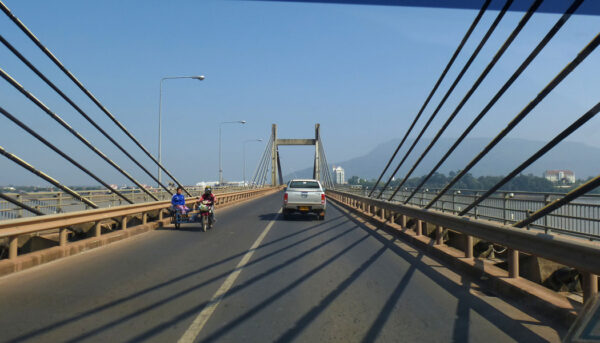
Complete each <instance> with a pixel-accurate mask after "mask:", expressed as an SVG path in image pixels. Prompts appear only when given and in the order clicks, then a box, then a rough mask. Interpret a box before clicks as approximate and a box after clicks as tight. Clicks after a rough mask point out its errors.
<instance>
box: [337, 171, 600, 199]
mask: <svg viewBox="0 0 600 343" xmlns="http://www.w3.org/2000/svg"><path fill="white" fill-rule="evenodd" d="M456 175H457V172H454V171H451V172H450V173H448V175H446V174H443V173H435V174H433V175H432V176H431V177H430V178H429V180H427V182H426V183H425V185H424V186H423V187H427V188H443V187H444V186H446V185H447V184H448V183H449V182H450V181H451V180H452V179H454V177H455V176H456ZM424 178H425V176H419V177H412V178H409V179H408V180H406V182H405V183H404V185H403V187H407V188H414V187H417V186H418V185H419V184H421V182H422V181H423V179H424ZM503 178H504V177H503V176H479V177H475V176H473V175H472V174H470V173H467V174H465V175H464V176H463V177H462V178H461V179H460V180H459V181H458V182H457V183H456V184H455V185H454V187H453V188H455V189H477V190H486V189H490V188H492V187H493V186H494V185H496V184H497V183H498V182H500V180H502V179H503ZM590 179H591V178H588V179H586V180H577V182H575V183H574V184H572V185H567V186H565V185H559V184H555V183H553V182H551V181H548V180H546V179H545V178H543V177H540V176H535V175H533V174H527V175H526V174H520V175H518V176H516V177H514V178H513V179H512V180H510V181H509V182H507V183H506V184H505V185H504V186H502V187H501V188H500V190H501V191H522V192H560V193H566V192H568V191H570V190H571V189H573V188H575V187H578V186H579V185H581V184H582V183H584V182H586V181H588V180H590ZM376 181H377V180H376V179H370V180H368V179H364V178H360V177H358V176H352V177H351V178H350V179H349V180H348V184H350V185H361V186H363V188H369V189H371V188H373V186H374V185H375V182H376ZM400 181H402V179H401V178H398V179H395V180H394V181H392V182H390V186H388V187H393V188H395V187H397V186H398V184H400ZM384 184H385V183H383V182H381V183H380V184H379V186H378V187H381V186H383V185H384ZM591 193H596V194H600V188H597V189H595V190H594V191H593V192H591Z"/></svg>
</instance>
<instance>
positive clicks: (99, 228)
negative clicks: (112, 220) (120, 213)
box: [94, 221, 102, 237]
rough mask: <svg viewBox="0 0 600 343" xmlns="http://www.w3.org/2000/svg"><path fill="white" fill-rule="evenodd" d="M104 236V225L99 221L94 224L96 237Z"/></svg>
mask: <svg viewBox="0 0 600 343" xmlns="http://www.w3.org/2000/svg"><path fill="white" fill-rule="evenodd" d="M101 235H102V223H101V222H100V221H97V222H96V223H95V224H94V237H100V236H101Z"/></svg>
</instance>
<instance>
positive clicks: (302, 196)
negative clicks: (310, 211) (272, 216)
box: [287, 188, 322, 205]
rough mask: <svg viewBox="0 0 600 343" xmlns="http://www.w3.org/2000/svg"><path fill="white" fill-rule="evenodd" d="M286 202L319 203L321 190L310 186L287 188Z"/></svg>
mask: <svg viewBox="0 0 600 343" xmlns="http://www.w3.org/2000/svg"><path fill="white" fill-rule="evenodd" d="M287 193H288V204H302V205H311V204H315V205H317V204H318V205H320V204H321V193H322V192H321V190H318V189H314V188H310V189H303V188H294V189H288V190H287Z"/></svg>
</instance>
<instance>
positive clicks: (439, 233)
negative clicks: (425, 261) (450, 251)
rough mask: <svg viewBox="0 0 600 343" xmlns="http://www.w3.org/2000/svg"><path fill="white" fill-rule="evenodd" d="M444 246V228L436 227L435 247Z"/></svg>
mask: <svg viewBox="0 0 600 343" xmlns="http://www.w3.org/2000/svg"><path fill="white" fill-rule="evenodd" d="M442 244H444V228H443V227H441V226H439V225H436V226H435V245H442Z"/></svg>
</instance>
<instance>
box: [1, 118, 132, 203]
mask: <svg viewBox="0 0 600 343" xmlns="http://www.w3.org/2000/svg"><path fill="white" fill-rule="evenodd" d="M0 113H2V115H4V116H5V117H6V118H8V119H9V120H10V121H12V122H13V123H15V124H16V125H18V126H19V127H20V128H22V129H23V130H25V131H26V132H27V133H29V134H30V135H31V136H33V137H34V138H36V139H37V140H38V141H40V142H42V143H43V144H44V145H45V146H47V147H48V148H50V149H52V150H53V151H54V152H56V153H57V154H59V155H60V156H61V157H62V158H64V159H65V160H67V161H69V162H70V163H71V164H72V165H74V166H75V167H77V168H79V170H81V171H83V172H84V173H86V174H87V175H89V176H90V177H91V178H93V179H94V180H96V181H98V182H99V183H100V184H101V185H102V186H104V187H106V189H108V190H110V191H111V192H113V193H115V194H116V195H118V196H119V197H120V198H121V199H123V200H125V201H126V202H128V203H130V204H133V201H131V200H129V199H128V198H127V197H126V196H124V195H123V194H122V193H121V192H119V191H118V190H116V189H112V188H111V187H110V185H109V184H108V183H106V182H105V181H104V180H102V179H101V178H99V177H98V176H96V174H94V173H92V172H91V171H90V170H89V169H87V168H85V167H84V166H82V165H81V164H79V162H77V161H75V160H74V159H73V158H71V157H70V156H69V155H67V154H66V153H64V152H63V151H62V150H60V149H59V148H57V147H56V146H55V145H54V144H52V143H50V142H49V141H48V140H46V139H45V138H44V137H42V136H41V135H39V134H38V133H37V132H35V131H34V130H33V129H31V128H30V127H29V126H27V125H26V124H25V123H23V122H22V121H20V120H19V119H17V118H16V117H15V116H13V115H12V114H11V113H9V112H8V111H6V110H5V109H4V108H2V107H0Z"/></svg>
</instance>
